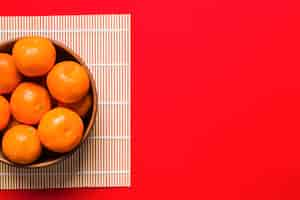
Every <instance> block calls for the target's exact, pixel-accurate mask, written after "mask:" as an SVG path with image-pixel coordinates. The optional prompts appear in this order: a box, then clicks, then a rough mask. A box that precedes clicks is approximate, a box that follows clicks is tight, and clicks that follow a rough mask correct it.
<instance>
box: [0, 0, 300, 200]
mask: <svg viewBox="0 0 300 200" xmlns="http://www.w3.org/2000/svg"><path fill="white" fill-rule="evenodd" d="M299 10H300V4H299V1H289V0H278V1H274V0H272V1H271V0H265V1H261V0H252V1H241V0H236V1H234V0H202V1H201V0H199V1H189V0H185V1H159V0H151V1H137V0H136V1H128V0H106V1H99V0H98V1H97V0H66V1H63V0H52V1H48V2H42V1H37V0H26V1H25V0H23V1H16V0H5V1H1V6H0V11H1V12H0V13H1V15H53V14H87V13H128V12H130V13H132V14H133V26H132V31H133V35H134V39H133V67H132V85H133V86H132V103H133V104H132V105H133V108H132V137H133V139H132V187H131V188H130V189H127V188H118V189H72V190H54V191H47V192H45V191H24V192H20V191H18V192H0V199H17V198H22V199H25V200H38V199H46V200H47V199H52V198H55V199H56V200H60V199H64V200H68V199H72V200H79V199H89V200H94V199H103V200H106V199H122V200H126V199H128V200H129V199H131V200H133V199H205V200H206V199H216V200H217V199H218V200H219V199H230V200H234V199H251V200H253V199H263V200H266V199H272V200H274V199H299V198H300V190H299V187H300V155H299V154H300V145H299V141H300V123H299V121H300V80H299V74H300V57H299V55H300V12H299Z"/></svg>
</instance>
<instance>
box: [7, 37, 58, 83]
mask: <svg viewBox="0 0 300 200" xmlns="http://www.w3.org/2000/svg"><path fill="white" fill-rule="evenodd" d="M12 55H13V57H14V59H15V62H16V66H17V68H18V70H19V71H20V72H21V73H22V74H24V75H25V76H29V77H36V76H43V75H45V74H47V73H48V72H49V71H50V69H51V68H52V67H53V66H54V64H55V59H56V50H55V47H54V45H53V44H52V42H51V41H50V40H48V39H46V38H42V37H39V36H30V37H24V38H22V39H20V40H18V41H17V42H16V43H15V45H14V47H13V50H12Z"/></svg>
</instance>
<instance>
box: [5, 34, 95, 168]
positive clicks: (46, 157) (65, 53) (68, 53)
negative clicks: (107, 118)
mask: <svg viewBox="0 0 300 200" xmlns="http://www.w3.org/2000/svg"><path fill="white" fill-rule="evenodd" d="M17 40H18V38H17V39H14V40H8V41H1V42H0V53H9V54H11V52H12V47H13V45H14V44H15V42H16V41H17ZM50 40H51V39H50ZM51 41H52V43H53V44H54V46H55V49H56V63H58V62H61V61H63V60H72V61H75V62H78V63H80V64H81V65H82V66H84V68H85V69H86V71H87V72H88V75H89V79H90V90H89V94H91V95H92V101H93V102H92V108H91V109H90V111H89V112H88V114H87V115H86V116H85V117H84V118H83V122H84V128H85V129H84V133H83V137H82V139H81V142H80V144H79V145H78V146H77V147H76V148H75V149H73V150H72V151H70V152H68V153H64V154H59V153H54V152H50V151H48V150H47V149H43V153H42V155H41V157H40V158H39V159H38V160H37V161H35V162H34V163H32V164H29V165H19V164H16V163H13V162H11V161H10V160H8V159H7V158H6V157H5V156H4V155H3V153H2V146H1V143H2V142H0V162H2V163H5V164H8V165H10V166H14V167H21V168H44V167H48V166H51V165H54V164H58V163H59V162H61V161H63V160H64V159H66V158H68V157H69V156H70V155H72V154H73V153H74V152H75V151H76V150H78V149H79V148H80V146H82V143H84V141H85V140H86V139H87V137H88V135H89V134H90V132H91V129H92V127H93V125H94V123H95V120H96V114H97V90H96V82H95V80H94V78H93V76H92V74H91V72H90V70H89V69H88V67H87V66H86V64H85V63H84V61H83V60H82V59H81V58H80V57H79V56H78V55H77V54H76V53H74V51H73V50H71V49H70V48H68V47H66V46H65V45H64V44H63V43H61V42H59V41H55V40H51ZM25 80H26V78H25ZM2 136H3V134H2V135H1V137H2ZM0 139H1V141H2V138H0Z"/></svg>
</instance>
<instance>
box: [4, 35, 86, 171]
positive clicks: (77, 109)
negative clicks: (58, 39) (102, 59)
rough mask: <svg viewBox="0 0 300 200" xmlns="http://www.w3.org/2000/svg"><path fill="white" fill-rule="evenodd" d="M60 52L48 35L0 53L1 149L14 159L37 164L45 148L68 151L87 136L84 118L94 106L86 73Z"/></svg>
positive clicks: (29, 39) (60, 151) (24, 163)
mask: <svg viewBox="0 0 300 200" xmlns="http://www.w3.org/2000/svg"><path fill="white" fill-rule="evenodd" d="M56 57H57V55H56V49H55V46H54V44H53V43H52V42H51V41H50V40H48V39H47V38H42V37H33V36H30V37H24V38H21V39H19V40H17V41H16V43H15V44H14V46H13V48H12V52H11V54H7V53H0V132H1V133H2V134H3V137H2V152H3V154H4V156H5V157H6V158H7V159H9V160H10V161H12V162H14V163H17V164H23V165H26V164H30V163H33V162H34V161H36V160H37V159H39V157H40V156H41V154H42V152H43V150H42V149H43V148H45V149H47V150H49V151H52V152H56V153H66V152H69V151H71V150H73V149H74V148H75V147H76V146H77V145H78V144H79V143H80V141H81V138H82V136H83V132H84V124H83V120H82V118H84V117H85V116H86V114H87V113H88V111H89V109H90V108H91V105H92V97H91V95H89V94H88V91H89V87H90V80H89V75H88V72H87V71H86V69H85V67H83V66H82V65H80V64H79V63H77V62H74V61H68V60H66V61H61V62H58V63H57V62H56V60H57V59H56Z"/></svg>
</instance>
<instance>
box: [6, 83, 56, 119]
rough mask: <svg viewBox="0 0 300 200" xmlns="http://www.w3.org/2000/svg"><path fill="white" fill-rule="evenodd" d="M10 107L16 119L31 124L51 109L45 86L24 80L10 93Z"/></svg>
mask: <svg viewBox="0 0 300 200" xmlns="http://www.w3.org/2000/svg"><path fill="white" fill-rule="evenodd" d="M10 107H11V112H12V115H13V116H14V118H15V119H16V120H17V121H19V122H22V123H24V124H31V125H33V124H37V123H38V122H39V121H40V119H41V118H42V116H43V115H44V114H45V113H46V112H48V111H49V110H50V109H51V100H50V96H49V93H48V91H47V90H46V89H45V88H43V87H42V86H40V85H38V84H36V83H31V82H24V83H21V84H20V85H19V86H18V87H17V88H16V89H15V91H14V92H13V93H12V96H11V99H10Z"/></svg>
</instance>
